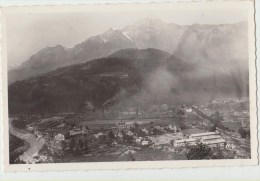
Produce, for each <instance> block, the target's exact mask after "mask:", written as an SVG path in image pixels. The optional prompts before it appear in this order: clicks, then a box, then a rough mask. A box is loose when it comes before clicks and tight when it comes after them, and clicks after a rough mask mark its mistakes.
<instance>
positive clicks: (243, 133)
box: [238, 127, 247, 138]
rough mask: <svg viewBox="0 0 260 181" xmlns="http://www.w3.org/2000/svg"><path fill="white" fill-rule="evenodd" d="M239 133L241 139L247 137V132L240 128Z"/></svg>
mask: <svg viewBox="0 0 260 181" xmlns="http://www.w3.org/2000/svg"><path fill="white" fill-rule="evenodd" d="M238 133H239V134H240V136H241V138H246V137H247V131H246V130H245V129H243V128H242V127H240V128H239V130H238Z"/></svg>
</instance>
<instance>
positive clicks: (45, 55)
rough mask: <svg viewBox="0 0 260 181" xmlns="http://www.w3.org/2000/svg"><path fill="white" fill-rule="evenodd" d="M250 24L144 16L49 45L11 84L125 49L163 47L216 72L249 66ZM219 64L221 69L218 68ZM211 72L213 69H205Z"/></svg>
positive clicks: (13, 74)
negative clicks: (76, 40)
mask: <svg viewBox="0 0 260 181" xmlns="http://www.w3.org/2000/svg"><path fill="white" fill-rule="evenodd" d="M247 47H248V45H247V23H246V22H240V23H235V24H221V25H199V24H195V25H183V26H180V25H176V24H174V23H165V22H163V21H161V20H159V19H144V20H141V21H139V22H137V23H135V24H133V25H129V26H127V27H125V28H123V29H120V30H119V29H118V30H115V29H109V30H108V31H106V32H104V33H102V34H99V35H96V36H93V37H90V38H88V39H87V40H85V41H83V42H82V43H80V44H77V45H75V46H74V47H73V48H65V47H63V46H62V45H57V46H55V47H47V48H44V49H42V50H40V51H39V52H38V53H36V54H34V55H32V56H31V57H30V58H29V59H28V60H27V61H25V62H24V63H23V64H22V65H21V66H20V67H18V68H17V69H13V70H10V71H9V72H8V82H9V84H11V83H13V82H15V81H18V80H24V79H27V78H30V77H35V76H37V75H40V74H42V73H46V72H49V71H52V70H55V69H57V68H59V67H64V66H68V65H73V64H77V63H84V62H87V61H90V60H93V59H97V58H103V57H107V56H109V55H111V54H113V53H114V52H116V51H118V50H121V49H128V48H138V49H147V48H154V49H159V50H162V51H165V52H168V53H170V54H173V55H174V56H176V57H178V58H179V59H182V60H185V61H187V62H188V63H191V64H198V65H204V66H206V67H213V69H214V71H215V72H216V73H218V72H219V71H220V72H230V69H233V68H234V65H235V66H238V67H240V69H241V71H246V70H247V69H248V65H247V64H248V50H247ZM216 67H218V68H216ZM202 72H204V73H205V74H211V72H212V68H210V69H207V70H206V69H203V70H202Z"/></svg>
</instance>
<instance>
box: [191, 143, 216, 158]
mask: <svg viewBox="0 0 260 181" xmlns="http://www.w3.org/2000/svg"><path fill="white" fill-rule="evenodd" d="M186 156H187V159H188V160H204V159H212V156H213V152H212V150H211V148H210V147H208V146H207V145H205V144H203V143H198V144H196V145H192V146H187V152H186Z"/></svg>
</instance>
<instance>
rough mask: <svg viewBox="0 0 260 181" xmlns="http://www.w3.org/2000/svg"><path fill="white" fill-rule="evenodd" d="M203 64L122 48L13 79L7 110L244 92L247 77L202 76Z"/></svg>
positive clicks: (47, 110)
mask: <svg viewBox="0 0 260 181" xmlns="http://www.w3.org/2000/svg"><path fill="white" fill-rule="evenodd" d="M209 68H210V67H206V66H205V65H203V64H196V63H192V62H188V61H185V60H182V59H179V58H177V57H176V56H174V55H173V54H169V53H167V52H165V51H162V50H159V49H151V48H149V49H135V48H131V49H123V50H119V51H117V52H115V53H113V54H111V55H109V56H107V57H105V58H98V59H94V60H90V61H87V62H85V63H79V64H76V65H70V66H66V67H62V68H57V69H56V70H53V71H49V72H47V73H43V74H41V75H39V76H36V77H33V78H28V79H25V80H22V81H16V82H15V83H13V84H11V85H9V87H8V102H9V104H8V106H9V113H10V114H21V113H23V114H53V113H60V112H81V111H84V110H88V109H89V107H92V108H94V109H95V110H104V109H106V108H108V107H109V108H111V107H114V106H119V107H124V106H125V105H137V104H138V105H139V106H143V107H145V106H149V105H151V104H158V103H171V104H172V103H174V104H177V105H178V104H186V103H187V104H193V103H198V102H203V101H210V100H211V99H213V98H216V97H218V96H222V97H223V96H226V97H230V96H234V97H240V96H246V95H248V90H247V89H248V77H247V76H246V74H243V73H241V71H239V67H236V66H234V68H233V71H231V72H225V73H222V74H219V73H218V74H217V73H215V72H211V74H208V75H207V76H205V75H204V74H202V73H201V71H202V70H203V69H206V70H207V69H209Z"/></svg>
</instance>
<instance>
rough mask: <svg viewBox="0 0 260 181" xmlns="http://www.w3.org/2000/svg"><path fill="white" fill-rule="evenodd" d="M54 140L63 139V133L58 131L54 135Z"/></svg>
mask: <svg viewBox="0 0 260 181" xmlns="http://www.w3.org/2000/svg"><path fill="white" fill-rule="evenodd" d="M54 140H55V141H64V140H65V135H64V134H62V133H58V134H57V135H56V136H54Z"/></svg>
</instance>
